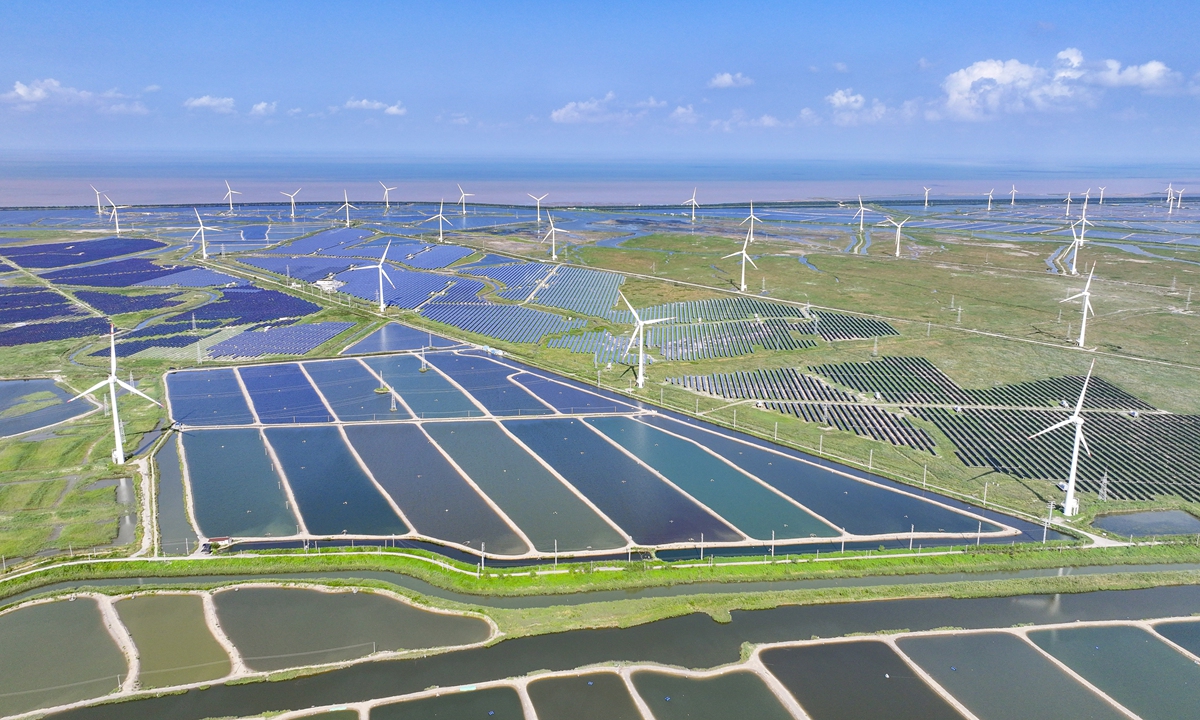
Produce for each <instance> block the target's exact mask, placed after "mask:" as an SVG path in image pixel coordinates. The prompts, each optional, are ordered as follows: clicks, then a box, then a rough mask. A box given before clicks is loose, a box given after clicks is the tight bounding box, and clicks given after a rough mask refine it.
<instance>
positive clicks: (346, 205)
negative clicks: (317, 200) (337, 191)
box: [334, 190, 358, 227]
mask: <svg viewBox="0 0 1200 720" xmlns="http://www.w3.org/2000/svg"><path fill="white" fill-rule="evenodd" d="M342 200H343V202H342V204H341V205H339V206H338V210H345V211H346V227H350V210H351V209H354V210H357V209H358V208H357V207H355V206H353V205H351V204H350V196H349V195H347V194H346V191H345V190H342ZM334 212H337V210H335V211H334Z"/></svg>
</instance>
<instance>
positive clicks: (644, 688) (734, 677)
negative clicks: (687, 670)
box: [633, 672, 792, 720]
mask: <svg viewBox="0 0 1200 720" xmlns="http://www.w3.org/2000/svg"><path fill="white" fill-rule="evenodd" d="M633 686H634V687H635V688H637V691H638V694H639V695H641V696H642V700H644V701H645V702H646V704H647V705H648V706H650V711H651V712H653V713H654V717H655V718H657V720H734V719H735V718H754V720H790V718H791V717H792V716H791V715H790V714H789V713H788V711H787V710H786V709H785V708H784V707H783V705H782V704H781V703H780V702H779V699H778V698H776V697H775V695H774V694H773V693H772V692H771V691H770V689H769V688H767V686H766V684H765V683H763V681H762V680H761V679H760V678H759V677H758V676H757V675H755V674H754V673H751V672H735V673H729V674H727V675H720V676H718V677H714V678H704V679H694V678H685V677H679V676H677V675H668V674H666V673H657V672H639V673H634V675H633Z"/></svg>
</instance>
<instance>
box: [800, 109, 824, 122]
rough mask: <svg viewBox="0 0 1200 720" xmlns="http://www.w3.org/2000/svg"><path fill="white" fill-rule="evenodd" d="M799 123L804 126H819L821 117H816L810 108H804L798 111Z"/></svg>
mask: <svg viewBox="0 0 1200 720" xmlns="http://www.w3.org/2000/svg"><path fill="white" fill-rule="evenodd" d="M800 122H802V123H804V124H805V125H820V124H821V116H820V115H817V113H816V112H815V111H813V109H812V108H804V109H803V110H801V111H800Z"/></svg>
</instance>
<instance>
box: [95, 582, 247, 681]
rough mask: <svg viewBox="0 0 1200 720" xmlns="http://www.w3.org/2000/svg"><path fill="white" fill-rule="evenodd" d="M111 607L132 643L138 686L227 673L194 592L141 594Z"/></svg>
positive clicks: (222, 654) (226, 664)
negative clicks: (137, 668) (137, 661)
mask: <svg viewBox="0 0 1200 720" xmlns="http://www.w3.org/2000/svg"><path fill="white" fill-rule="evenodd" d="M116 609H117V614H118V615H119V616H120V618H121V623H122V624H123V625H124V626H125V627H126V628H127V629H128V630H129V634H130V635H131V636H132V637H133V643H134V645H135V646H137V651H138V660H139V662H140V665H141V667H140V668H139V671H138V684H139V685H141V686H142V687H144V688H154V687H167V686H170V685H184V684H187V683H193V682H201V681H204V680H215V679H216V678H220V677H225V676H226V675H228V674H229V671H230V669H231V663H230V661H229V656H228V655H226V654H225V649H224V648H222V647H221V645H220V643H218V642H217V641H216V639H215V638H214V637H213V636H212V633H211V632H209V630H208V625H207V624H206V622H205V620H204V603H203V601H202V599H201V598H200V597H199V596H198V595H142V596H139V597H134V598H126V599H124V600H119V601H117V603H116Z"/></svg>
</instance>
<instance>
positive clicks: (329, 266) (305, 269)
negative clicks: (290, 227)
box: [242, 257, 354, 282]
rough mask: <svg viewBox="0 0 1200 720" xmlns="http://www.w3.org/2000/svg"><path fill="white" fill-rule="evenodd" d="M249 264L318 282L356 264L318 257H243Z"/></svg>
mask: <svg viewBox="0 0 1200 720" xmlns="http://www.w3.org/2000/svg"><path fill="white" fill-rule="evenodd" d="M242 262H244V263H246V264H247V265H253V266H254V267H258V268H262V269H263V270H268V271H270V272H273V273H275V274H276V275H285V276H288V277H293V278H296V279H297V280H303V281H305V282H316V281H317V280H321V279H322V278H326V277H329V276H330V275H336V274H337V273H340V272H342V271H344V270H345V269H346V268H348V267H350V266H351V265H353V264H354V261H352V260H329V259H326V258H318V257H266V258H258V257H251V258H243V259H242Z"/></svg>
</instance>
